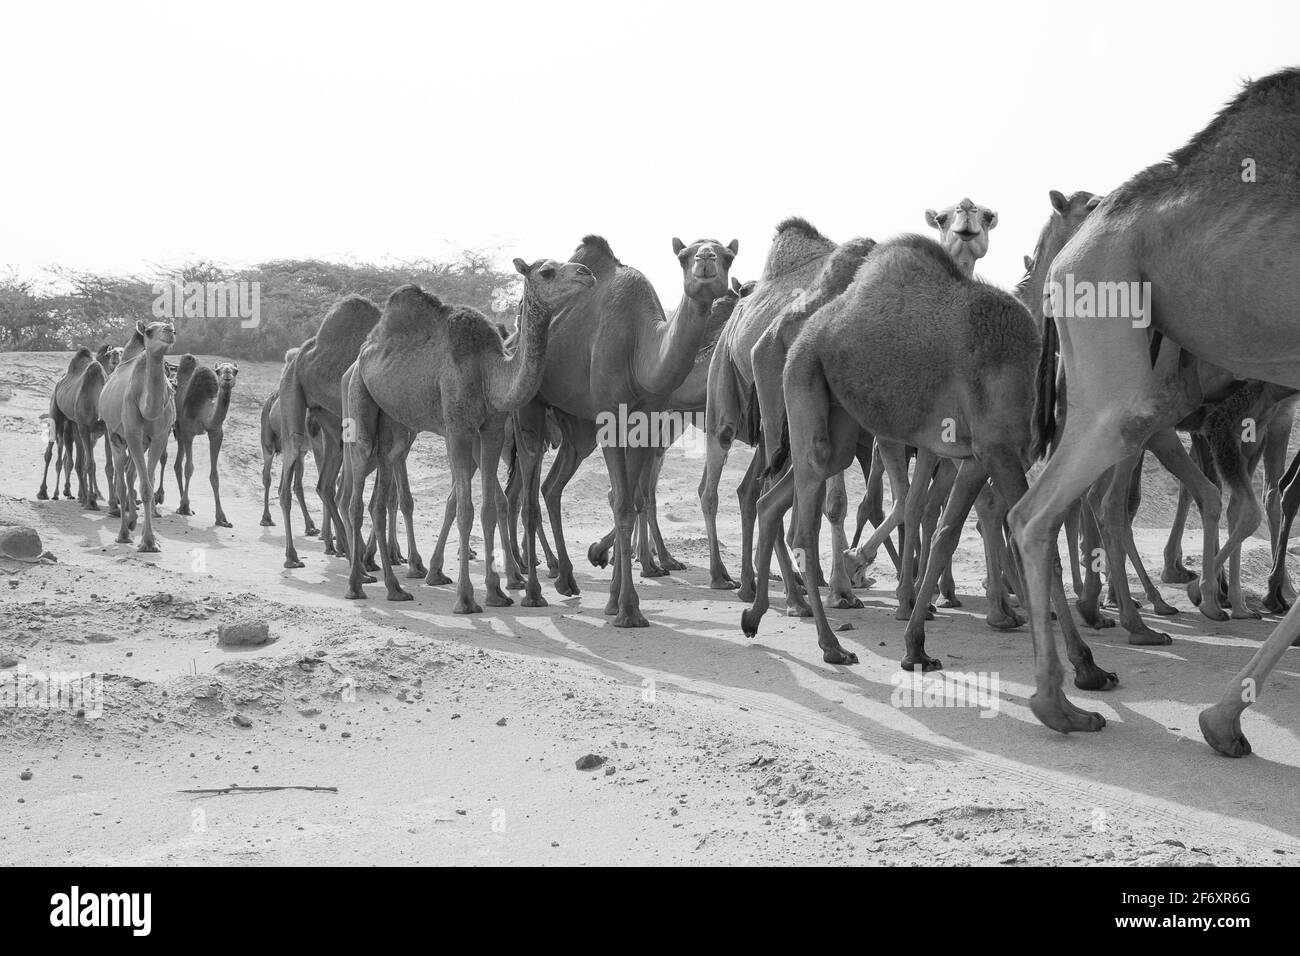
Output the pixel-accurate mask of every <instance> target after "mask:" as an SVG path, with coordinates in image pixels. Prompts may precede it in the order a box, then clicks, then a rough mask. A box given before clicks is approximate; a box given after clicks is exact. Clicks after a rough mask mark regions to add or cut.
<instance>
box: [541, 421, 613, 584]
mask: <svg viewBox="0 0 1300 956" xmlns="http://www.w3.org/2000/svg"><path fill="white" fill-rule="evenodd" d="M567 424H568V427H567V428H566V429H565V434H564V440H563V441H561V442H560V447H559V449H558V451H557V452H556V455H555V461H554V462H553V463H552V464H551V468H550V471H548V472H547V473H546V481H545V482H544V483H543V485H542V495H543V497H544V498H545V500H546V510H547V513H548V514H549V515H550V519H551V539H552V540H553V541H554V542H555V556H556V563H557V564H558V565H559V573H558V574H556V576H555V590H557V591H558V592H560V593H561V594H563V595H564V596H565V597H574V596H576V595H577V594H579V593H580V589H579V588H578V582H577V581H576V580H574V577H573V562H572V561H570V560H569V551H568V548H567V546H566V545H565V542H564V526H563V523H562V521H561V517H560V515H561V512H562V507H563V496H564V489H565V487H566V486H567V485H568V484H569V480H570V479H571V478H573V475H574V473H575V472H576V471H577V470H578V466H579V465H580V464H582V462H583V461H584V460H585V459H586V458H587V456H588V455H590V454H591V453H592V451H593V450H594V449H595V447H596V430H595V425H594V424H593V423H591V422H579V421H577V420H576V419H574V420H570V421H568V423H567ZM540 434H541V435H545V432H544V431H543V432H541V433H540ZM539 440H543V439H539ZM540 447H541V448H544V447H545V445H544V444H543V445H541V446H540ZM540 459H541V451H540V450H539V451H538V461H539V464H540ZM628 506H629V507H631V502H630V501H629V502H628ZM532 557H533V556H532V555H529V560H530V561H531V560H532ZM629 560H630V558H629Z"/></svg>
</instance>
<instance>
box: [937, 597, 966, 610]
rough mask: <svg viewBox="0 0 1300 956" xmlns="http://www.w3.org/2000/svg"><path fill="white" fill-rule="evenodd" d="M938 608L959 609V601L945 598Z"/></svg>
mask: <svg viewBox="0 0 1300 956" xmlns="http://www.w3.org/2000/svg"><path fill="white" fill-rule="evenodd" d="M939 607H943V608H949V607H961V601H959V600H957V599H956V598H947V599H945V600H944V601H942V602H941V603H940V604H939Z"/></svg>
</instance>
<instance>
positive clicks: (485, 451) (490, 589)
mask: <svg viewBox="0 0 1300 956" xmlns="http://www.w3.org/2000/svg"><path fill="white" fill-rule="evenodd" d="M504 441H505V434H504V432H503V431H502V429H501V425H500V423H491V424H489V425H487V426H486V427H484V428H483V429H482V430H481V431H480V432H479V448H480V460H481V461H483V462H491V465H492V466H491V467H486V468H484V469H483V476H482V488H481V492H480V493H481V494H482V495H483V503H482V504H481V505H480V506H479V507H480V509H481V511H480V517H481V519H482V521H483V550H484V552H485V554H484V555H483V562H484V564H485V565H486V569H485V572H484V587H485V589H486V596H485V597H484V599H483V600H484V603H486V604H487V605H488V606H489V607H509V606H510V605H512V604H514V603H515V601H514V598H512V597H510V596H509V595H507V594H506V593H505V592H504V591H502V590H501V576H500V575H499V574H498V573H497V569H496V559H497V557H498V556H500V558H501V561H502V564H504V565H505V566H506V568H507V573H508V572H509V571H510V570H511V569H512V568H513V571H514V575H515V577H518V576H519V569H518V568H515V567H514V560H513V555H511V554H510V549H509V548H507V547H502V548H500V549H498V548H497V546H496V540H497V517H498V514H500V512H498V510H497V509H498V507H499V504H500V501H501V500H502V499H504V498H505V493H504V492H503V491H502V490H501V482H500V480H499V479H498V478H497V470H496V463H497V462H499V461H500V460H501V445H502V443H503V442H504ZM502 541H503V542H504V541H505V539H504V537H503V538H502ZM468 544H469V542H468V541H466V542H465V546H466V547H468Z"/></svg>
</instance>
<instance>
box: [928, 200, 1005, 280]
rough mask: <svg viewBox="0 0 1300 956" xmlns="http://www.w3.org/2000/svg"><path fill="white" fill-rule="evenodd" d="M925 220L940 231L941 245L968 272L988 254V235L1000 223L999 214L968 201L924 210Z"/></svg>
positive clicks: (972, 270) (973, 269) (971, 271)
mask: <svg viewBox="0 0 1300 956" xmlns="http://www.w3.org/2000/svg"><path fill="white" fill-rule="evenodd" d="M925 221H926V223H927V224H929V226H930V227H931V228H933V229H938V230H939V244H940V245H941V246H943V247H944V248H945V249H947V250H948V255H950V256H952V257H953V259H954V260H955V261H956V262H957V264H958V265H959V266H961V267H962V268H963V269H964V270H965V271H966V272H967V273H973V272H974V271H975V262H976V261H977V260H979V259H982V258H984V256H985V254H987V253H988V251H989V232H990V230H992V229H993V227H994V226H996V225H997V224H998V214H997V213H995V212H994V211H993V210H992V209H986V208H985V207H984V206H978V205H976V204H975V203H973V202H971V201H970V200H969V199H963V200H962V201H961V202H959V203H957V204H956V205H953V206H949V207H948V208H947V209H941V210H939V211H938V212H935V211H934V210H933V209H927V210H926V211H925Z"/></svg>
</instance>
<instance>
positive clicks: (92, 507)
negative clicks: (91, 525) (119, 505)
mask: <svg viewBox="0 0 1300 956" xmlns="http://www.w3.org/2000/svg"><path fill="white" fill-rule="evenodd" d="M85 508H86V510H87V511H98V510H99V505H97V504H95V503H94V502H93V501H87V502H86V504H85Z"/></svg>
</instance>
